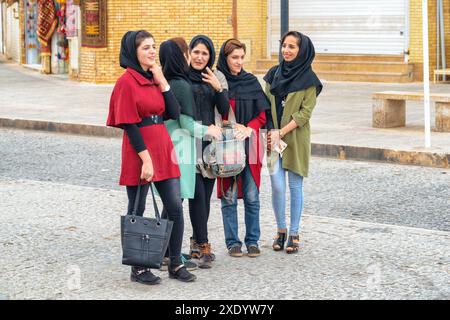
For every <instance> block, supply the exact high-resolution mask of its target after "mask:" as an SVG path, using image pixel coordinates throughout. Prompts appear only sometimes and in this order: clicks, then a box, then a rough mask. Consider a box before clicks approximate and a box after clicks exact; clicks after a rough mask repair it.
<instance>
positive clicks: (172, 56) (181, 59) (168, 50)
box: [159, 40, 189, 82]
mask: <svg viewBox="0 0 450 320" xmlns="http://www.w3.org/2000/svg"><path fill="white" fill-rule="evenodd" d="M159 61H160V62H161V66H162V71H163V73H164V76H165V77H166V79H167V80H172V79H184V80H186V81H187V82H189V78H188V70H189V66H188V64H187V61H186V58H185V56H184V54H183V52H182V51H181V49H180V47H178V45H177V44H176V43H175V42H174V41H172V40H167V41H164V42H163V43H161V46H160V47H159Z"/></svg>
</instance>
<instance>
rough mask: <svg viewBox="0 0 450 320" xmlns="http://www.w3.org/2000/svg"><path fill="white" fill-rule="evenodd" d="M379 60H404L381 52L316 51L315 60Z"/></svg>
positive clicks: (272, 56) (274, 58) (273, 58)
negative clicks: (340, 52)
mask: <svg viewBox="0 0 450 320" xmlns="http://www.w3.org/2000/svg"><path fill="white" fill-rule="evenodd" d="M269 60H275V61H278V55H277V54H272V55H271V58H270V59H269ZM318 60H332V61H380V62H404V61H405V60H404V56H403V55H383V54H333V53H316V57H315V61H318Z"/></svg>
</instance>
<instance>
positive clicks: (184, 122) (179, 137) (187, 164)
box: [159, 38, 222, 199]
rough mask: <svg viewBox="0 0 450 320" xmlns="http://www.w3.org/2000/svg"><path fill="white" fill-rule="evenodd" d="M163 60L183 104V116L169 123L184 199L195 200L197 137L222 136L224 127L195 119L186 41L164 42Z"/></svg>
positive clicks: (174, 158)
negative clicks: (203, 123) (206, 124)
mask: <svg viewBox="0 0 450 320" xmlns="http://www.w3.org/2000/svg"><path fill="white" fill-rule="evenodd" d="M159 59H160V62H161V66H162V69H163V73H164V76H165V77H166V79H167V80H168V81H169V85H170V88H171V89H172V91H173V93H174V94H175V97H176V98H177V100H178V102H179V103H180V106H181V115H180V119H178V120H167V121H165V124H166V127H167V130H168V131H169V134H170V137H171V138H172V142H173V144H174V147H175V155H174V157H173V160H174V161H178V165H179V167H180V171H181V198H182V199H192V198H194V192H195V173H196V164H197V160H196V159H197V149H196V138H199V139H203V138H205V137H214V138H216V139H220V137H221V136H222V129H221V128H219V127H217V126H215V125H210V126H204V125H201V124H200V123H199V122H196V121H195V119H194V117H195V114H196V110H195V109H196V106H195V101H194V96H193V93H192V88H191V84H190V80H189V77H188V72H189V62H190V56H189V47H188V45H187V43H186V41H185V40H184V39H183V38H173V39H170V40H167V41H165V42H163V43H162V44H161V48H160V57H159Z"/></svg>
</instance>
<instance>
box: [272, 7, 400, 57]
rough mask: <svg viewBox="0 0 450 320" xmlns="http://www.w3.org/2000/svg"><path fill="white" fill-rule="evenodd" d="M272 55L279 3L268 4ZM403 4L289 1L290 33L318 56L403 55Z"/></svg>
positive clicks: (275, 49) (275, 48)
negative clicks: (300, 35)
mask: <svg viewBox="0 0 450 320" xmlns="http://www.w3.org/2000/svg"><path fill="white" fill-rule="evenodd" d="M270 1H271V2H270V12H271V15H270V28H271V32H270V33H271V39H270V42H271V51H272V53H277V52H278V47H279V39H280V1H279V0H270ZM405 1H406V0H358V1H354V0H353V1H351V0H290V1H289V3H290V6H289V16H290V17H289V29H290V30H297V31H300V32H302V33H304V34H306V35H308V36H309V37H310V38H311V39H312V40H313V42H314V46H315V48H316V52H318V53H338V54H340V53H342V54H393V55H396V54H402V53H403V51H404V31H405V30H404V29H405Z"/></svg>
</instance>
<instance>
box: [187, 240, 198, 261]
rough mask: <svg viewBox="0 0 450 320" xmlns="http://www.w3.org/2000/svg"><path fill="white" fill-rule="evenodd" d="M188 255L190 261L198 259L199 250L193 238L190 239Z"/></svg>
mask: <svg viewBox="0 0 450 320" xmlns="http://www.w3.org/2000/svg"><path fill="white" fill-rule="evenodd" d="M189 255H190V256H191V259H200V248H199V247H198V244H197V241H195V239H194V238H191V244H190V250H189Z"/></svg>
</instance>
